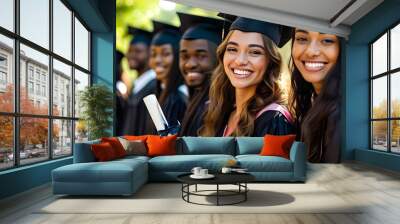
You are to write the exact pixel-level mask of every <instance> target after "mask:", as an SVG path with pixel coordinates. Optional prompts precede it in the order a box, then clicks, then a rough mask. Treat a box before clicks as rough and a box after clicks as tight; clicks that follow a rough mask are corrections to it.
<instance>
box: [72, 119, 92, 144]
mask: <svg viewBox="0 0 400 224" xmlns="http://www.w3.org/2000/svg"><path fill="white" fill-rule="evenodd" d="M88 134H89V133H88V129H87V125H86V122H85V121H84V120H79V121H75V143H77V142H84V141H87V140H88V139H89V138H88Z"/></svg>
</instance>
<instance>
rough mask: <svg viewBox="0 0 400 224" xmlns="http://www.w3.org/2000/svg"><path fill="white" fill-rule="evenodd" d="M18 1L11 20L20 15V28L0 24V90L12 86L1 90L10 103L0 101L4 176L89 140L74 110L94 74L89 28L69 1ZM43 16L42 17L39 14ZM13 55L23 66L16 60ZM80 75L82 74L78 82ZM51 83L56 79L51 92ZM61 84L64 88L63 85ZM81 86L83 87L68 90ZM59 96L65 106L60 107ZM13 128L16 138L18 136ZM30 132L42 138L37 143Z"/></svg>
mask: <svg viewBox="0 0 400 224" xmlns="http://www.w3.org/2000/svg"><path fill="white" fill-rule="evenodd" d="M18 2H19V7H18V8H17V9H16V10H18V13H14V12H13V13H12V16H13V17H16V16H19V18H14V20H16V21H19V23H17V24H16V26H18V27H16V29H12V30H10V29H8V27H3V25H2V24H1V23H0V26H2V28H5V29H7V30H9V31H7V32H6V31H3V30H2V29H0V87H1V85H2V84H5V85H11V87H13V88H10V89H7V91H6V90H5V89H4V90H1V88H0V98H6V99H8V100H6V101H4V100H0V123H1V124H2V128H3V130H5V131H3V132H0V139H2V140H3V139H5V140H3V141H0V154H1V158H3V159H1V160H0V171H1V170H4V169H10V168H14V167H19V166H23V165H26V164H32V163H38V162H43V161H46V160H50V159H54V158H59V157H63V156H70V155H72V151H73V149H72V147H73V143H74V142H75V141H81V140H86V139H87V131H86V127H85V126H84V125H82V124H81V123H80V122H79V121H78V119H79V113H77V112H75V111H74V110H73V108H72V107H71V106H70V105H74V103H76V102H79V96H78V92H79V91H80V90H81V88H82V86H88V85H90V83H89V82H84V83H82V82H81V80H82V79H83V80H90V74H91V71H90V49H91V46H90V41H89V40H90V32H89V30H88V28H87V26H86V25H85V24H84V23H82V21H81V20H80V19H78V17H77V16H76V15H75V12H74V11H73V10H72V8H71V7H70V6H69V5H67V4H68V3H66V2H65V1H62V0H35V1H18ZM50 2H52V4H49V3H50ZM39 11H40V12H42V13H39V14H38V13H37V12H39ZM45 12H48V13H45ZM50 24H52V27H51V29H50V27H49V26H50ZM33 27H34V29H33ZM17 31H18V33H17ZM50 32H52V33H50ZM50 34H51V35H50ZM74 34H75V35H74ZM21 37H23V38H21ZM50 38H53V39H50ZM26 40H28V41H26ZM50 42H52V43H53V44H52V45H50ZM74 43H75V44H74ZM17 44H18V48H16V46H17ZM15 49H20V50H19V51H15ZM14 52H15V54H17V56H19V57H17V58H19V61H16V62H15V61H14V60H13V58H14ZM54 55H55V56H54ZM72 55H75V57H74V58H72ZM7 59H8V60H7ZM49 61H53V63H49ZM15 67H17V68H18V70H17V71H18V74H17V79H18V80H19V88H15V86H14V85H15V84H14V83H13V79H14V76H15V75H14V68H15ZM76 73H79V75H78V76H77V77H75V74H76ZM50 78H53V85H52V89H50ZM60 80H61V81H62V82H63V84H62V85H59V83H60V82H59V81H60ZM78 83H80V84H79V88H77V89H76V88H68V86H74V85H78ZM66 86H67V88H65V87H66ZM14 90H18V91H20V92H19V94H18V95H17V96H19V97H18V98H17V99H14V97H13V96H14V95H15V94H14ZM47 91H49V94H47ZM60 95H61V101H62V103H61V104H57V103H60V101H58V102H57V99H58V98H59V97H60ZM50 99H52V101H53V105H50V103H51V100H50ZM14 105H17V108H19V111H18V112H16V111H14ZM7 108H8V109H7ZM49 108H51V109H49ZM37 115H40V117H38V116H37ZM14 125H17V126H16V127H14ZM15 129H17V130H19V131H18V133H14V130H15ZM32 132H37V133H43V134H40V136H39V135H37V136H35V139H33V138H32V135H31V133H32ZM15 144H16V145H15ZM14 150H15V151H16V153H17V154H14ZM16 157H17V158H19V159H16Z"/></svg>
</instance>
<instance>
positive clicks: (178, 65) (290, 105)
mask: <svg viewBox="0 0 400 224" xmlns="http://www.w3.org/2000/svg"><path fill="white" fill-rule="evenodd" d="M146 2H147V4H145V3H144V1H137V2H136V5H131V6H129V5H128V3H127V2H125V1H118V2H117V48H118V49H119V52H117V59H118V62H119V72H118V76H117V80H118V82H117V84H116V85H117V86H116V87H117V90H118V93H117V95H118V97H117V98H118V102H117V119H118V121H117V134H118V135H146V134H160V135H168V134H177V135H178V136H259V137H262V136H265V135H275V136H276V135H278V136H289V135H291V136H295V138H296V140H298V141H302V142H304V143H305V144H306V146H307V148H308V160H309V161H310V162H329V163H332V162H339V161H340V138H341V133H340V98H341V93H340V89H341V88H340V79H341V65H340V61H341V60H340V58H341V43H342V41H343V40H342V39H341V38H339V37H337V36H336V35H332V34H326V33H320V32H318V31H311V30H303V29H298V28H292V27H287V26H283V25H280V24H273V23H269V22H265V21H258V20H254V19H250V18H244V17H240V15H227V14H222V13H220V14H218V13H217V12H209V11H206V10H202V9H196V8H190V7H187V6H182V5H176V4H175V3H169V2H164V1H161V2H160V4H157V3H156V2H153V1H146ZM129 7H130V10H127V8H129ZM128 18H129V19H128ZM149 95H152V96H150V97H148V99H147V100H145V101H146V102H145V101H144V100H143V98H145V97H147V96H149ZM157 102H158V103H159V106H158V105H157ZM146 106H147V107H146ZM148 108H150V111H152V114H151V115H150V114H149V109H148ZM159 111H162V113H159ZM156 127H157V128H156Z"/></svg>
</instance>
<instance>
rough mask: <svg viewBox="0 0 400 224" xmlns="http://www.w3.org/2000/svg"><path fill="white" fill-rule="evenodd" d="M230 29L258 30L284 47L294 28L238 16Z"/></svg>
mask: <svg viewBox="0 0 400 224" xmlns="http://www.w3.org/2000/svg"><path fill="white" fill-rule="evenodd" d="M229 30H240V31H243V32H257V33H262V34H264V35H265V36H267V37H269V38H270V39H271V40H272V41H273V42H274V43H275V44H276V45H278V47H283V46H284V45H285V44H286V43H287V42H288V41H289V40H290V38H291V37H292V32H293V28H291V27H287V26H283V25H279V24H274V23H269V22H265V21H260V20H255V19H249V18H245V17H238V18H237V19H236V20H235V21H234V22H233V23H232V25H231V27H230V28H229Z"/></svg>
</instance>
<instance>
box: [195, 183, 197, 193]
mask: <svg viewBox="0 0 400 224" xmlns="http://www.w3.org/2000/svg"><path fill="white" fill-rule="evenodd" d="M195 191H196V192H197V184H196V186H195Z"/></svg>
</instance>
